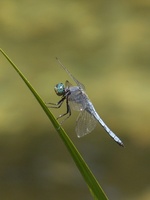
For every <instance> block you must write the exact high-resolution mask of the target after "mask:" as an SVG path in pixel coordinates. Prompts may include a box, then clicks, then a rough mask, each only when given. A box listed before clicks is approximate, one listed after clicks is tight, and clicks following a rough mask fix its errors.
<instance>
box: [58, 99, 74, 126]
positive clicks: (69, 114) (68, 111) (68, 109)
mask: <svg viewBox="0 0 150 200" xmlns="http://www.w3.org/2000/svg"><path fill="white" fill-rule="evenodd" d="M66 106H67V111H66V113H64V114H62V115H59V116H58V117H57V119H59V118H61V117H64V116H65V115H67V114H68V116H67V117H66V118H64V119H63V121H61V124H62V123H63V122H64V121H65V120H66V119H67V118H69V117H70V116H71V109H70V106H69V104H68V96H67V97H66Z"/></svg>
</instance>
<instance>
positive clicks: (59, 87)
mask: <svg viewBox="0 0 150 200" xmlns="http://www.w3.org/2000/svg"><path fill="white" fill-rule="evenodd" d="M54 90H55V92H56V94H57V95H58V96H62V95H64V94H65V86H64V84H63V83H58V84H57V85H56V86H55V88H54Z"/></svg>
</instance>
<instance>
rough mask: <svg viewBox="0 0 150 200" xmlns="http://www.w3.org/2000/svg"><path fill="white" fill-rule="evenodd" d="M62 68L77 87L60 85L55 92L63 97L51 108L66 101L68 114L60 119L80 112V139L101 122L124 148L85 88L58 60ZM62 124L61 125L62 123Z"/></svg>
mask: <svg viewBox="0 0 150 200" xmlns="http://www.w3.org/2000/svg"><path fill="white" fill-rule="evenodd" d="M56 59H57V61H58V62H59V64H60V65H61V67H62V68H63V69H64V70H65V71H66V73H67V74H68V75H69V76H70V77H71V79H72V80H73V81H74V82H75V83H76V86H73V85H72V84H71V83H70V82H69V81H66V82H65V85H64V84H63V83H58V84H57V85H56V86H55V88H54V90H55V92H56V94H57V95H58V96H61V99H60V101H58V102H57V103H48V104H50V105H51V106H48V107H51V108H60V107H61V105H62V103H63V102H64V101H66V107H67V111H66V113H64V114H62V115H59V117H58V118H57V119H59V118H61V117H64V116H66V117H65V118H64V119H63V121H62V122H64V121H65V120H66V119H67V118H69V117H70V116H71V109H72V110H76V111H79V112H80V114H79V116H78V118H77V120H76V127H75V131H76V133H77V136H78V137H82V136H84V135H86V134H88V133H90V132H92V131H93V130H94V128H95V126H96V123H97V122H99V123H100V125H101V126H102V127H103V128H104V130H105V131H106V132H107V133H108V134H109V136H110V137H111V138H112V139H114V141H115V142H117V143H118V144H119V145H120V146H122V147H124V144H123V142H122V141H121V140H120V139H119V137H117V136H116V135H115V133H114V132H112V131H111V130H110V129H109V128H108V126H107V125H106V124H105V123H104V121H103V120H102V119H101V117H100V116H99V115H98V113H97V112H96V110H95V108H94V106H93V104H92V102H91V101H90V99H89V97H88V96H87V94H86V92H85V86H84V85H83V84H82V83H80V82H79V81H78V80H77V79H76V78H75V77H74V76H73V75H72V74H71V73H70V72H69V70H68V69H67V68H66V67H65V66H64V65H63V64H62V63H61V62H60V60H59V59H58V58H56ZM62 122H61V123H62Z"/></svg>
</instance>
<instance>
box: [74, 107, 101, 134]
mask: <svg viewBox="0 0 150 200" xmlns="http://www.w3.org/2000/svg"><path fill="white" fill-rule="evenodd" d="M96 123H97V120H96V119H95V118H94V117H93V115H91V114H90V113H89V112H87V111H86V110H84V111H83V112H80V114H79V116H78V118H77V121H76V129H75V130H76V133H77V136H78V137H82V136H84V135H86V134H88V133H90V132H91V131H92V130H94V128H95V126H96Z"/></svg>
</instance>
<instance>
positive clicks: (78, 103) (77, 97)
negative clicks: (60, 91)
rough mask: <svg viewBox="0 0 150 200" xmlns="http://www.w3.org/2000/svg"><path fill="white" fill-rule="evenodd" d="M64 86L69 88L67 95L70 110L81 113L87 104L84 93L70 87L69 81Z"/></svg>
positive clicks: (76, 87)
mask: <svg viewBox="0 0 150 200" xmlns="http://www.w3.org/2000/svg"><path fill="white" fill-rule="evenodd" d="M66 85H67V86H68V87H69V91H70V94H69V95H68V102H69V105H70V107H71V109H73V110H76V111H83V110H85V109H86V107H87V104H88V97H87V95H86V94H85V92H84V91H83V90H82V89H80V88H79V87H78V86H71V84H70V83H69V81H66Z"/></svg>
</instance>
